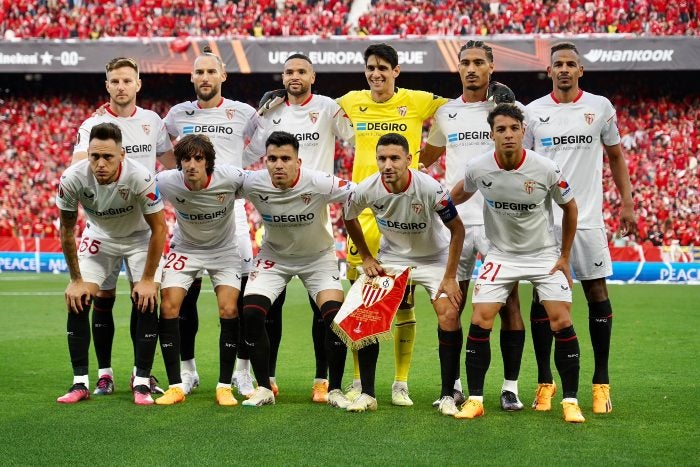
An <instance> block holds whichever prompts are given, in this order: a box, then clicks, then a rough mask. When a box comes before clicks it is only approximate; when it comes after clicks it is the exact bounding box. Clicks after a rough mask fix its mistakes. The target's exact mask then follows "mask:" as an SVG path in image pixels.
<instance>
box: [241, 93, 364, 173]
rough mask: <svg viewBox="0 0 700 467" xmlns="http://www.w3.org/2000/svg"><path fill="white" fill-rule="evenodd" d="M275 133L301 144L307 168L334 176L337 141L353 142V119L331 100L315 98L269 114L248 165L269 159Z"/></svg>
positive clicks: (252, 145) (258, 132)
mask: <svg viewBox="0 0 700 467" xmlns="http://www.w3.org/2000/svg"><path fill="white" fill-rule="evenodd" d="M273 131H286V132H287V133H291V134H293V135H294V136H295V137H296V138H297V140H298V141H299V158H300V159H301V160H302V164H303V167H305V168H307V169H313V170H320V171H322V172H326V173H333V160H334V156H335V138H336V137H338V138H340V139H342V140H344V141H353V139H354V137H355V132H354V130H353V128H352V123H351V122H350V119H349V118H348V116H347V115H346V114H345V112H344V111H343V109H342V108H341V107H340V105H338V103H337V102H336V101H335V100H333V99H331V98H330V97H326V96H320V95H317V94H312V95H310V96H309V98H308V99H306V100H305V101H304V102H303V103H301V104H290V103H289V102H286V103H285V104H283V105H278V106H277V107H275V108H273V109H272V110H270V111H269V112H267V113H266V114H265V115H264V116H263V117H261V118H260V120H259V126H258V128H257V129H256V131H255V135H254V136H253V138H252V139H251V141H250V144H249V145H248V147H246V150H245V151H246V152H245V156H244V159H245V161H244V162H245V164H246V165H247V164H249V163H252V162H255V161H257V160H259V159H260V158H261V157H262V156H264V155H265V141H266V140H267V137H268V136H270V133H272V132H273Z"/></svg>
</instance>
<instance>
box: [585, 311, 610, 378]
mask: <svg viewBox="0 0 700 467" xmlns="http://www.w3.org/2000/svg"><path fill="white" fill-rule="evenodd" d="M612 320H613V312H612V305H611V304H610V300H605V301H603V302H595V303H589V304H588V329H589V331H590V333H591V344H592V345H593V358H594V360H595V370H594V371H593V384H609V383H610V376H609V375H608V356H609V355H610V336H611V335H612Z"/></svg>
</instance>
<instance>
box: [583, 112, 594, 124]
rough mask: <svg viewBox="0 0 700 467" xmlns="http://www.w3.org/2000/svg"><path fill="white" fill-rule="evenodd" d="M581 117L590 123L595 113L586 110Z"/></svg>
mask: <svg viewBox="0 0 700 467" xmlns="http://www.w3.org/2000/svg"><path fill="white" fill-rule="evenodd" d="M583 119H584V120H585V121H586V123H588V124H589V125H590V124H592V123H593V121H594V120H595V114H594V113H592V112H586V113H584V114H583Z"/></svg>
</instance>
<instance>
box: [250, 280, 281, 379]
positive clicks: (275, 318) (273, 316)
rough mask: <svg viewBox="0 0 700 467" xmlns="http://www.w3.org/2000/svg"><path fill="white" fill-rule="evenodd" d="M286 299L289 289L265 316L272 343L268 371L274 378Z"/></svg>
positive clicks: (268, 335) (270, 307)
mask: <svg viewBox="0 0 700 467" xmlns="http://www.w3.org/2000/svg"><path fill="white" fill-rule="evenodd" d="M286 297H287V289H286V288H285V289H284V290H283V291H282V293H281V294H280V296H279V297H277V299H276V300H275V301H274V303H272V305H269V310H268V311H267V315H266V316H265V330H266V331H267V337H268V339H269V342H270V351H269V354H270V360H269V362H268V369H269V373H270V376H272V377H274V376H275V373H276V370H277V354H278V352H279V349H280V343H281V342H282V307H283V306H284V300H285V299H286ZM256 379H257V376H256ZM258 382H260V380H258Z"/></svg>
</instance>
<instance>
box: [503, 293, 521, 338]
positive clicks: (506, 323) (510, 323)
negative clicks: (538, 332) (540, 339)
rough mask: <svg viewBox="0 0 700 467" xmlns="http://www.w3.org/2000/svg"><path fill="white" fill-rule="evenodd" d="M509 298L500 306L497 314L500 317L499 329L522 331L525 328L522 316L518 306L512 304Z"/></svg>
mask: <svg viewBox="0 0 700 467" xmlns="http://www.w3.org/2000/svg"><path fill="white" fill-rule="evenodd" d="M509 301H510V299H509V300H508V301H506V303H505V305H503V306H502V307H501V309H500V310H499V312H498V314H499V315H500V317H501V329H503V330H504V331H522V330H523V329H525V323H523V317H522V316H521V314H520V306H514V304H513V303H512V302H511V303H509Z"/></svg>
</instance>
